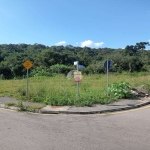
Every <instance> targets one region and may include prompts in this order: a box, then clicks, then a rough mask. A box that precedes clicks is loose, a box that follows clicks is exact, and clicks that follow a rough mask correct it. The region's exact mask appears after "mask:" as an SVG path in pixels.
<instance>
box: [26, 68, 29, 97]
mask: <svg viewBox="0 0 150 150" xmlns="http://www.w3.org/2000/svg"><path fill="white" fill-rule="evenodd" d="M28 76H29V72H28V69H27V81H26V97H27V100H28Z"/></svg>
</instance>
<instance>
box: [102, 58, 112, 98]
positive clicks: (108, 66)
mask: <svg viewBox="0 0 150 150" xmlns="http://www.w3.org/2000/svg"><path fill="white" fill-rule="evenodd" d="M112 66H113V64H112V61H111V60H107V61H106V62H105V63H104V67H105V68H106V95H107V97H108V82H109V78H108V75H109V69H111V68H112Z"/></svg>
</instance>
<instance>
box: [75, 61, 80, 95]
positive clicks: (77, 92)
mask: <svg viewBox="0 0 150 150" xmlns="http://www.w3.org/2000/svg"><path fill="white" fill-rule="evenodd" d="M77 72H79V62H78V61H77ZM76 85H77V91H76V94H77V98H79V82H77V83H76Z"/></svg>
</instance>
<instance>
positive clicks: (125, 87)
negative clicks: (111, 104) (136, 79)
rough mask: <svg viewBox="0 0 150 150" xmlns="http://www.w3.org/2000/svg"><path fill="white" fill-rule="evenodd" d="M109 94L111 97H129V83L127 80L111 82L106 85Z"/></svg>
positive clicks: (130, 95)
mask: <svg viewBox="0 0 150 150" xmlns="http://www.w3.org/2000/svg"><path fill="white" fill-rule="evenodd" d="M108 90H109V94H110V96H111V97H112V98H115V99H121V98H131V97H132V96H133V95H132V94H131V92H130V84H129V83H128V82H123V81H122V82H120V83H113V84H111V85H110V86H109V87H108Z"/></svg>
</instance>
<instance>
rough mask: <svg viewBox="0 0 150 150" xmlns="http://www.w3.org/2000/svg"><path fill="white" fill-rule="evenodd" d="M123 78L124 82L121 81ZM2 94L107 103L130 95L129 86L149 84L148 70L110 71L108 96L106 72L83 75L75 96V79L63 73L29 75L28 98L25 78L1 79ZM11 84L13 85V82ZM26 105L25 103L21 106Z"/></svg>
mask: <svg viewBox="0 0 150 150" xmlns="http://www.w3.org/2000/svg"><path fill="white" fill-rule="evenodd" d="M122 81H124V82H122ZM0 84H1V85H3V86H0V95H1V96H6V95H10V96H11V97H15V98H17V99H18V100H24V101H26V100H28V101H32V102H39V103H43V104H49V105H76V106H92V105H93V104H107V103H110V102H113V101H116V100H117V99H121V98H129V97H130V96H131V95H130V87H131V88H133V87H137V86H140V85H145V87H146V88H150V78H149V73H147V72H140V73H137V72H136V73H127V72H123V73H122V74H119V73H110V74H109V87H110V93H109V96H108V97H107V96H106V75H104V74H95V75H84V77H83V81H82V82H81V83H79V98H77V97H76V83H75V82H74V80H73V78H71V79H68V78H67V77H66V76H64V75H54V76H51V77H44V76H41V77H39V76H36V77H31V78H29V98H28V99H27V98H26V79H13V80H0ZM11 85H12V86H11ZM147 90H148V91H150V89H147ZM21 108H23V109H24V107H21Z"/></svg>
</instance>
